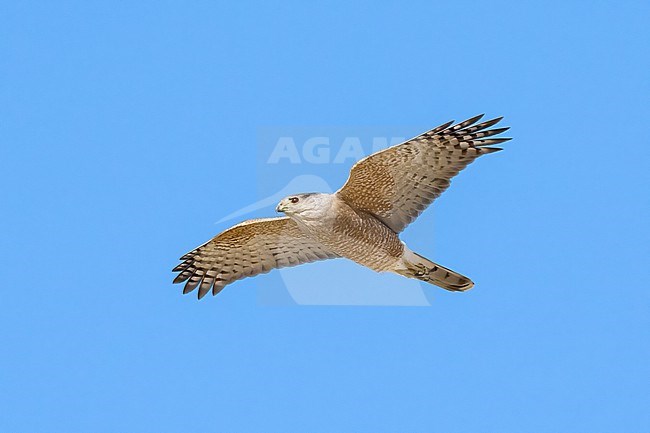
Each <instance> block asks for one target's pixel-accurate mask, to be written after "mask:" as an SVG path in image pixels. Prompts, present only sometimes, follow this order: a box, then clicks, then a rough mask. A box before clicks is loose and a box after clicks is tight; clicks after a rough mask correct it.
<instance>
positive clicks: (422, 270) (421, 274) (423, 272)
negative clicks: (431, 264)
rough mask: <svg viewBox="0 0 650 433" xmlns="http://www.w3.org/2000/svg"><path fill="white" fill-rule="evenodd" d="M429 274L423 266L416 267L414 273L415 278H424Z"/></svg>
mask: <svg viewBox="0 0 650 433" xmlns="http://www.w3.org/2000/svg"><path fill="white" fill-rule="evenodd" d="M428 274H429V270H428V269H427V268H426V267H425V266H424V265H418V269H417V271H415V276H416V277H424V276H425V275H428Z"/></svg>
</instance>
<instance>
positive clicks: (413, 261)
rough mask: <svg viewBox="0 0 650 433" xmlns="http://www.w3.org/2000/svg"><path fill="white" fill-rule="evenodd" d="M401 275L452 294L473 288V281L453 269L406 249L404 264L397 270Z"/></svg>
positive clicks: (403, 258) (403, 257)
mask: <svg viewBox="0 0 650 433" xmlns="http://www.w3.org/2000/svg"><path fill="white" fill-rule="evenodd" d="M395 272H397V273H398V274H400V275H403V276H405V277H408V278H416V279H418V280H420V281H424V282H426V283H429V284H433V285H436V286H438V287H442V288H443V289H445V290H449V291H451V292H465V291H467V290H469V289H471V288H472V287H474V283H473V282H472V280H470V279H469V278H467V277H466V276H464V275H461V274H459V273H458V272H454V271H452V270H451V269H448V268H445V267H444V266H440V265H439V264H437V263H434V262H432V261H431V260H429V259H427V258H425V257H422V256H421V255H419V254H417V253H414V252H413V251H410V250H409V249H408V248H405V250H404V255H403V256H402V264H401V266H399V268H398V269H396V270H395Z"/></svg>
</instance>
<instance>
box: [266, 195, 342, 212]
mask: <svg viewBox="0 0 650 433" xmlns="http://www.w3.org/2000/svg"><path fill="white" fill-rule="evenodd" d="M328 195H329V194H319V193H306V194H294V195H290V196H289V197H285V198H283V199H282V200H280V203H278V205H277V207H276V208H275V210H276V211H277V212H283V213H285V214H287V215H289V216H298V217H309V216H314V215H315V214H317V213H319V212H320V211H322V210H323V205H324V201H325V200H324V197H325V196H328Z"/></svg>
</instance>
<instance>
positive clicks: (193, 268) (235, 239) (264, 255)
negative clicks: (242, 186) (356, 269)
mask: <svg viewBox="0 0 650 433" xmlns="http://www.w3.org/2000/svg"><path fill="white" fill-rule="evenodd" d="M335 257H338V256H337V255H336V254H334V253H332V252H331V251H328V250H327V249H326V248H325V247H323V246H322V245H320V244H319V243H317V242H316V241H313V240H311V239H309V238H308V237H307V236H305V235H304V234H303V232H302V231H301V230H300V229H299V228H298V225H297V224H296V223H295V222H294V221H293V220H291V219H290V218H287V217H282V218H264V219H254V220H248V221H244V222H243V223H241V224H238V225H236V226H234V227H231V228H229V229H228V230H226V231H225V232H223V233H221V234H219V235H217V236H215V237H214V238H212V240H210V241H208V242H206V243H205V244H203V245H201V246H200V247H198V248H196V249H195V250H193V251H191V252H189V253H187V254H185V255H184V256H183V257H181V260H183V263H181V264H180V265H178V266H176V267H175V268H174V269H173V272H180V274H178V275H177V276H176V278H175V279H174V283H182V282H183V281H187V282H186V283H185V288H184V289H183V293H189V292H191V291H192V290H194V289H195V288H196V287H198V288H199V299H201V298H202V297H203V296H205V294H206V293H208V291H210V289H212V294H213V295H216V294H217V293H219V292H220V291H221V290H222V289H223V288H224V287H225V286H226V285H228V284H230V283H232V282H233V281H236V280H239V279H242V278H245V277H252V276H254V275H258V274H264V273H266V272H269V271H270V270H271V269H274V268H283V267H287V266H296V265H300V264H302V263H309V262H313V261H316V260H324V259H330V258H335Z"/></svg>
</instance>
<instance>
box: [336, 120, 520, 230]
mask: <svg viewBox="0 0 650 433" xmlns="http://www.w3.org/2000/svg"><path fill="white" fill-rule="evenodd" d="M482 117H483V115H479V116H475V117H472V118H471V119H468V120H466V121H464V122H460V123H458V124H456V125H453V121H452V122H447V123H445V124H443V125H440V126H438V127H436V128H434V129H432V130H430V131H428V132H425V133H423V134H420V135H418V136H417V137H415V138H412V139H410V140H408V141H405V142H404V143H402V144H398V145H397V146H393V147H389V148H388V149H385V150H382V151H380V152H377V153H375V154H372V155H370V156H368V157H366V158H364V159H362V160H360V161H359V162H357V163H356V164H355V165H354V166H353V167H352V170H351V171H350V177H349V178H348V180H347V182H346V183H345V185H343V187H342V188H341V189H340V190H338V191H337V195H338V196H339V198H341V199H343V200H345V201H346V202H347V203H348V204H350V205H351V206H353V207H354V208H356V209H359V210H363V211H365V212H369V213H371V214H373V215H375V216H376V217H377V218H379V219H380V220H381V221H382V222H384V223H385V224H386V225H387V226H388V227H390V228H391V229H393V230H394V231H395V232H397V233H399V232H401V231H402V230H404V228H405V227H406V226H407V225H409V224H410V223H411V222H412V221H413V220H415V219H416V218H417V217H418V216H419V215H420V214H421V213H422V211H424V209H426V208H427V206H429V205H430V204H431V203H432V202H433V201H434V200H435V199H436V198H438V197H439V196H440V194H442V193H443V192H444V191H445V190H446V189H447V188H448V187H449V184H450V180H451V178H453V177H454V176H456V175H457V174H458V173H459V172H460V171H461V170H463V169H464V168H465V167H466V166H467V165H469V164H470V163H472V162H473V161H474V160H475V159H476V158H478V157H479V156H481V155H485V154H488V153H492V152H497V151H499V150H501V149H499V148H493V147H483V146H490V145H493V144H499V143H503V142H505V141H508V140H510V138H486V137H491V136H494V135H498V134H501V133H503V132H505V131H507V130H508V129H509V128H494V129H487V128H490V127H491V126H494V125H496V124H497V123H498V122H499V121H500V120H501V119H502V117H498V118H496V119H492V120H488V121H485V122H482V123H478V124H477V123H476V122H478V121H479V120H480V119H481V118H482ZM452 125H453V126H452Z"/></svg>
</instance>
